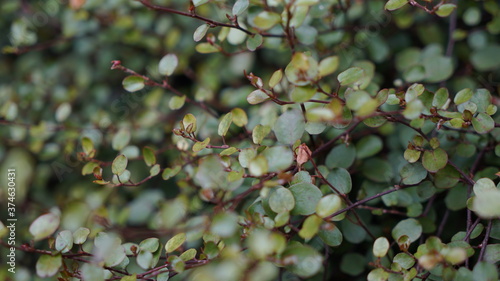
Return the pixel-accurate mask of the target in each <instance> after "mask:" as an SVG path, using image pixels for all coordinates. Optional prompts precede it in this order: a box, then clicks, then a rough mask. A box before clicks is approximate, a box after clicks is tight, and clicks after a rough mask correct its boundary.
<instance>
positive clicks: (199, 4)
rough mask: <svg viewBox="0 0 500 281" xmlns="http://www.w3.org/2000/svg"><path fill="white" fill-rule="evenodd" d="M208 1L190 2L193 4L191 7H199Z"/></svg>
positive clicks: (197, 0) (193, 0)
mask: <svg viewBox="0 0 500 281" xmlns="http://www.w3.org/2000/svg"><path fill="white" fill-rule="evenodd" d="M208 1H209V0H192V1H191V2H192V3H193V6H195V7H199V6H201V5H203V4H206V3H208Z"/></svg>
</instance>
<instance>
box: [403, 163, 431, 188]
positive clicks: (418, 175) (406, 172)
mask: <svg viewBox="0 0 500 281" xmlns="http://www.w3.org/2000/svg"><path fill="white" fill-rule="evenodd" d="M399 174H400V175H401V180H402V182H403V183H404V184H407V185H412V184H417V183H420V182H421V181H423V180H424V179H425V178H426V177H427V171H426V170H425V168H424V167H423V166H422V164H420V163H414V164H406V165H404V166H403V167H402V168H401V171H399Z"/></svg>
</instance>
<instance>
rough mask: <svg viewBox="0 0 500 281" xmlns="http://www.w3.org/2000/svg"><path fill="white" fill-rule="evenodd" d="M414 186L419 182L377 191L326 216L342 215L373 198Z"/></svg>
mask: <svg viewBox="0 0 500 281" xmlns="http://www.w3.org/2000/svg"><path fill="white" fill-rule="evenodd" d="M412 186H418V184H411V185H395V187H394V188H393V189H389V190H386V191H382V192H380V193H377V194H375V195H373V196H370V197H366V198H365V199H363V200H359V201H358V202H356V203H353V204H352V205H350V206H347V207H346V208H344V209H342V210H338V211H337V212H335V213H333V214H331V215H329V216H328V217H326V218H325V219H331V218H333V217H335V216H338V215H340V214H342V213H345V212H347V211H349V210H351V209H353V208H356V207H357V206H359V205H362V204H364V203H366V202H369V201H371V200H373V199H377V198H379V197H382V196H384V195H387V194H390V193H393V192H395V191H398V190H403V189H405V188H409V187H412Z"/></svg>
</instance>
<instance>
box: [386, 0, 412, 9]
mask: <svg viewBox="0 0 500 281" xmlns="http://www.w3.org/2000/svg"><path fill="white" fill-rule="evenodd" d="M406 3H408V0H389V1H387V3H385V7H384V8H385V9H386V10H389V11H393V10H396V9H399V8H401V7H403V6H404V5H406Z"/></svg>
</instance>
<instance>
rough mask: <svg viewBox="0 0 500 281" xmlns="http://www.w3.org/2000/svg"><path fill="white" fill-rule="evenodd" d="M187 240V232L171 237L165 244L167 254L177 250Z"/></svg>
mask: <svg viewBox="0 0 500 281" xmlns="http://www.w3.org/2000/svg"><path fill="white" fill-rule="evenodd" d="M184 242H186V233H179V234H176V235H175V236H174V237H172V238H170V239H169V240H168V241H167V243H166V244H165V251H167V254H169V253H172V252H173V251H175V250H177V249H178V248H179V247H180V246H182V244H184Z"/></svg>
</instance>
